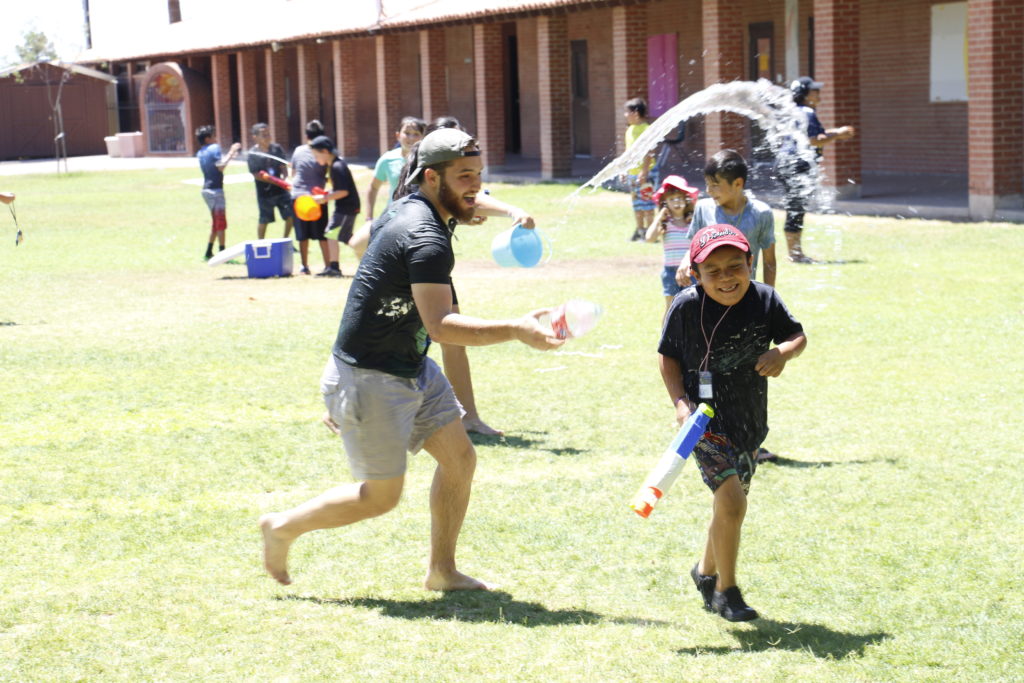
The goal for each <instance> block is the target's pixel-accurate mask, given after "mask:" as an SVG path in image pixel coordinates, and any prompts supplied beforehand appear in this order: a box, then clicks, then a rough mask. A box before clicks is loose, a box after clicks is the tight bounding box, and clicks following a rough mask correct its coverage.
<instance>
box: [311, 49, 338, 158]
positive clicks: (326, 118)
mask: <svg viewBox="0 0 1024 683" xmlns="http://www.w3.org/2000/svg"><path fill="white" fill-rule="evenodd" d="M315 54H316V60H317V75H318V77H319V80H320V98H319V102H318V103H317V108H316V112H317V116H316V118H318V119H320V121H321V123H323V124H324V130H325V131H326V132H327V135H329V136H330V137H331V139H333V140H335V142H336V141H337V138H338V129H337V127H336V126H335V122H334V59H333V56H332V50H331V44H330V43H326V42H325V43H320V44H318V45H317V46H316V53H315Z"/></svg>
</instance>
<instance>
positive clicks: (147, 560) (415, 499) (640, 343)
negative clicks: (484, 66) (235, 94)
mask: <svg viewBox="0 0 1024 683" xmlns="http://www.w3.org/2000/svg"><path fill="white" fill-rule="evenodd" d="M240 170H241V169H236V168H235V167H233V171H235V172H238V171H240ZM197 173H198V171H197V170H195V171H193V170H191V169H183V170H175V171H145V172H134V173H126V172H119V173H106V174H98V173H97V174H72V175H70V176H65V177H56V176H26V177H14V178H5V179H4V180H3V183H4V187H3V188H0V189H10V190H13V191H14V192H16V193H17V194H18V197H19V198H18V200H17V209H18V219H19V222H20V224H21V228H22V230H23V232H24V234H25V242H24V243H23V244H21V245H20V246H17V247H15V245H14V227H13V222H12V221H11V220H10V217H9V216H8V215H7V212H6V210H5V209H3V207H0V212H2V213H0V266H2V268H0V406H2V408H3V410H2V411H0V558H2V559H0V680H11V681H51V680H61V681H63V680H126V681H128V680H130V681H137V680H183V679H195V680H258V681H262V680H268V681H269V680H275V681H277V680H281V681H306V680H355V679H372V680H450V681H459V680H484V679H486V680H509V681H513V680H514V681H519V680H538V681H549V680H588V681H589V680H601V681H604V680H609V681H611V680H631V681H666V680H686V681H690V680H716V679H721V680H758V681H792V680H828V681H848V680H857V681H879V680H885V681H888V680H930V681H950V680H960V681H993V680H1005V681H1010V680H1021V679H1022V678H1024V664H1022V662H1021V654H1020V653H1021V652H1022V651H1024V597H1022V592H1021V589H1020V577H1021V569H1020V568H1021V566H1024V550H1022V548H1024V532H1022V528H1024V524H1022V522H1024V512H1022V510H1024V474H1022V468H1021V467H1020V457H1021V452H1022V444H1024V426H1022V425H1024V420H1022V419H1021V414H1022V412H1024V392H1022V390H1021V377H1022V368H1024V345H1022V344H1021V339H1022V338H1024V275H1022V273H1021V267H1020V263H1021V259H1020V254H1021V253H1022V251H1024V228H1022V227H1021V226H1019V225H1006V224H964V223H944V222H932V221H920V220H890V219H878V218H861V217H853V218H851V217H845V216H842V217H841V216H810V217H809V218H808V230H807V237H806V238H805V243H806V249H807V251H808V252H809V253H811V254H813V255H817V256H820V257H823V258H827V259H829V260H832V261H836V263H832V264H829V265H817V266H797V265H792V264H789V263H788V262H782V263H780V272H779V278H778V287H779V290H780V292H781V294H782V296H783V298H784V299H785V301H786V303H787V305H788V306H789V308H790V310H791V311H792V312H793V313H794V315H795V316H796V317H797V318H798V319H799V320H801V321H802V322H803V323H804V326H805V328H806V330H807V333H808V337H809V345H808V349H807V351H806V352H805V353H804V355H803V356H801V357H800V358H799V359H798V360H796V361H794V362H793V363H791V364H790V365H789V366H788V367H787V368H786V371H785V372H784V373H783V375H782V377H780V378H779V379H774V380H771V382H770V387H771V389H770V395H771V400H770V404H769V405H770V423H771V428H772V431H771V433H770V434H769V436H768V440H767V442H766V445H767V446H768V447H769V448H771V449H772V450H774V451H776V452H778V453H779V454H780V455H781V456H782V457H781V459H780V462H779V463H778V464H776V465H765V466H762V467H761V468H759V470H758V473H757V476H756V477H755V479H754V483H753V488H752V494H751V501H750V508H749V512H748V516H747V521H746V524H745V528H744V537H743V546H742V548H741V553H740V568H739V569H740V580H741V585H742V586H743V588H744V594H745V595H746V597H747V599H748V601H749V602H750V603H751V604H752V605H753V606H754V607H756V608H757V609H758V610H759V611H760V612H761V614H762V619H761V620H760V621H757V622H752V623H750V624H729V623H727V622H725V621H723V620H722V619H720V618H718V617H714V616H711V615H708V614H707V613H705V612H704V611H703V610H702V609H701V605H700V602H699V597H698V595H697V593H696V591H694V589H693V586H692V584H691V583H690V580H689V577H688V571H689V568H690V566H692V564H693V562H694V561H695V560H696V558H697V556H698V554H699V552H700V549H701V548H702V547H703V541H704V533H705V528H706V525H707V522H708V519H709V514H710V501H711V496H710V493H709V492H708V491H707V490H706V488H705V487H704V486H703V484H702V483H701V482H700V478H699V475H698V474H697V472H696V470H695V469H693V468H692V465H691V466H690V468H689V469H687V470H686V472H685V473H684V475H683V477H682V479H681V480H680V481H679V482H678V483H677V484H676V486H675V488H674V489H673V490H672V492H671V494H670V495H669V496H668V497H667V499H666V500H665V501H664V502H662V503H661V504H660V505H659V506H658V508H657V510H656V511H655V512H654V514H653V515H652V516H651V518H650V519H648V520H643V519H640V518H639V517H637V516H636V515H634V514H633V513H632V512H631V511H630V510H629V508H628V507H627V504H628V502H629V500H630V499H631V497H632V495H633V494H634V493H635V491H636V489H637V488H638V487H639V485H640V483H641V481H642V480H643V478H644V476H645V475H646V473H647V472H648V470H649V469H650V468H651V467H653V466H654V464H655V463H656V462H657V459H658V456H659V455H660V453H661V450H662V449H663V448H664V445H665V444H666V443H667V442H668V440H669V439H670V438H671V436H672V434H673V427H672V424H671V422H672V415H673V411H672V407H671V404H670V401H669V399H668V396H667V395H666V394H665V392H664V389H663V388H662V385H661V380H660V377H659V374H658V370H657V360H656V353H655V349H656V345H657V339H658V334H659V322H660V317H661V313H662V310H663V306H664V304H663V299H662V296H661V292H660V284H659V280H658V270H659V268H660V261H659V259H660V247H658V246H656V245H645V244H637V243H629V242H627V241H626V238H627V236H628V235H629V234H630V232H631V225H632V217H631V213H630V209H629V202H628V199H627V198H626V196H625V195H621V194H611V193H606V192H599V193H586V192H585V193H582V194H581V195H580V196H579V197H573V198H571V199H570V198H568V195H569V192H570V191H571V190H572V189H573V188H569V187H566V186H557V185H538V186H532V187H515V186H503V185H498V186H494V187H492V191H493V193H494V195H495V196H497V197H500V198H502V199H504V200H506V201H509V202H511V203H514V204H518V205H521V206H525V207H528V208H529V209H530V210H531V211H532V212H533V213H534V215H535V216H536V217H537V220H538V225H539V226H540V228H541V229H542V230H543V231H544V232H545V233H546V234H547V236H548V237H549V238H550V240H551V243H552V247H553V258H552V260H551V261H550V263H548V264H546V265H545V266H543V267H540V268H536V269H530V270H511V269H501V268H499V267H498V266H497V265H495V264H494V263H493V261H492V260H491V259H490V256H489V244H490V240H491V238H492V237H493V236H494V235H495V234H496V233H497V232H498V231H500V230H504V229H506V228H507V227H508V222H507V221H500V220H497V219H491V221H489V222H488V223H486V224H484V225H483V226H481V227H478V228H460V229H459V231H458V233H457V235H458V240H457V242H456V252H457V259H458V265H457V267H456V271H455V282H456V285H457V287H458V290H459V299H460V303H461V304H462V308H463V310H464V312H466V313H470V314H479V315H483V316H486V317H509V316H516V315H520V314H522V313H524V312H526V311H528V310H530V309H532V308H536V307H539V306H546V305H554V304H556V303H559V302H561V301H563V300H565V299H568V298H572V297H582V298H587V299H591V300H594V301H598V302H600V303H601V304H602V305H603V306H604V309H605V315H604V317H603V318H602V320H601V323H600V325H599V326H598V327H597V329H595V330H594V331H593V332H592V333H591V334H590V335H588V336H587V337H585V338H582V339H579V340H574V341H572V342H571V343H569V344H567V345H566V346H565V347H563V349H562V350H561V351H559V352H551V353H547V354H541V353H539V352H536V351H533V350H530V349H528V348H526V347H524V346H522V345H519V344H507V345H502V346H495V347H489V348H481V349H473V350H471V351H470V357H471V360H472V364H473V373H474V379H475V385H476V393H477V403H478V405H479V406H480V409H481V413H482V415H483V417H484V418H485V419H486V420H488V421H489V422H491V423H492V424H494V425H495V426H499V427H501V428H504V429H505V430H506V431H507V435H506V437H504V438H478V439H477V440H476V443H477V448H478V454H479V466H478V470H477V476H476V482H475V487H474V491H473V500H472V503H471V506H470V510H469V514H468V517H467V521H466V526H465V528H464V531H463V535H462V537H461V541H460V548H459V559H460V568H462V569H463V570H464V571H466V572H468V573H470V574H472V575H474V576H478V577H480V578H483V579H486V580H490V581H494V582H497V583H498V584H500V589H499V590H497V591H495V592H493V593H486V594H450V595H435V594H430V593H426V592H424V591H423V590H421V589H420V588H419V585H420V582H421V580H422V577H423V574H424V570H425V564H426V556H427V533H428V525H429V517H428V510H427V494H428V488H429V482H430V475H431V471H432V464H431V463H432V461H431V460H430V458H429V456H427V455H426V454H421V455H418V456H415V457H412V458H411V460H410V470H409V474H408V478H407V484H406V489H405V495H404V500H403V502H402V504H401V505H400V506H399V507H398V509H397V510H395V511H394V512H392V513H390V514H388V515H386V516H385V517H382V518H379V519H376V520H372V521H369V522H365V523H361V524H358V525H356V526H353V527H350V528H346V529H341V530H333V531H322V532H317V533H314V534H310V535H308V536H305V537H303V538H302V539H301V540H300V541H299V542H298V543H296V545H295V546H294V549H293V552H292V556H291V570H292V576H293V578H294V579H295V583H294V584H293V585H292V586H289V587H280V586H278V585H276V584H275V583H274V582H273V581H271V580H270V579H269V578H268V577H267V576H266V575H265V574H264V572H263V570H262V567H261V565H260V561H259V550H260V546H259V534H258V531H257V527H256V523H255V522H256V518H257V517H258V516H259V515H260V514H261V513H262V512H265V511H268V510H280V509H284V508H286V507H290V506H292V505H295V504H297V503H299V502H301V501H304V500H306V499H307V498H309V497H311V496H312V495H315V494H317V493H320V492H321V491H322V490H324V489H326V488H328V487H330V486H332V485H334V484H336V483H339V482H346V481H349V475H348V472H347V466H346V462H345V458H344V453H343V452H342V449H341V446H340V444H339V443H338V442H337V440H335V439H332V438H329V435H328V433H327V431H326V430H325V429H324V428H323V426H322V425H321V424H320V422H319V416H320V414H321V412H322V403H321V401H320V398H319V395H318V378H319V375H320V372H321V370H322V367H323V364H324V362H325V360H326V358H327V354H328V352H329V348H330V345H331V343H332V342H333V339H334V335H335V332H336V329H337V324H338V320H339V317H340V314H341V311H342V308H343V306H344V301H345V292H346V290H347V287H348V284H349V282H350V280H348V279H346V280H342V281H338V280H323V279H316V278H308V277H293V278H289V279H280V280H249V279H246V278H245V277H244V275H245V267H244V266H237V265H224V266H218V267H216V268H209V267H207V266H206V265H204V264H203V262H202V258H201V257H202V254H203V251H204V249H205V242H206V236H207V234H208V225H209V218H208V214H207V212H206V208H205V205H204V204H203V202H202V200H201V198H200V196H199V190H198V188H197V187H196V186H194V185H186V184H184V183H182V182H181V181H182V180H183V179H185V178H189V177H195V176H196V175H197ZM366 180H367V178H366V174H365V172H361V173H359V174H358V175H357V182H358V183H360V187H361V188H365V186H366ZM227 196H228V217H229V229H228V241H229V243H233V242H236V241H240V240H243V239H250V238H252V237H254V236H255V217H256V213H255V208H256V207H255V201H254V199H253V189H252V186H251V184H249V183H242V184H232V185H228V186H227ZM778 224H779V225H780V227H779V229H778V237H779V239H780V240H781V239H782V232H781V221H779V222H778ZM279 231H280V223H277V224H274V225H272V226H271V228H270V234H271V236H277V235H278V234H279ZM313 251H314V252H316V249H315V247H314V249H313ZM312 265H313V267H314V270H318V269H319V266H320V265H321V264H320V259H319V254H318V253H315V255H314V257H313V259H312ZM354 268H355V260H354V258H353V257H352V256H351V254H349V253H346V254H343V259H342V269H343V271H345V272H346V274H351V273H352V272H353V270H354Z"/></svg>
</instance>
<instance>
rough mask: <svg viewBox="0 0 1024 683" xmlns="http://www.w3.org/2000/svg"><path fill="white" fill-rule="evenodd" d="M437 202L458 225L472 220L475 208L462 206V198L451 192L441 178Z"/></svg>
mask: <svg viewBox="0 0 1024 683" xmlns="http://www.w3.org/2000/svg"><path fill="white" fill-rule="evenodd" d="M438 200H439V201H440V203H441V206H442V207H443V208H444V210H445V211H447V212H448V213H450V214H451V215H452V217H453V218H454V219H455V220H457V221H458V222H460V223H468V222H469V221H471V220H473V215H474V214H475V213H476V207H475V206H470V207H466V206H464V205H463V204H462V197H460V196H459V195H457V194H455V193H454V192H452V189H451V188H450V187H448V183H446V182H445V181H444V178H441V190H440V192H439V194H438Z"/></svg>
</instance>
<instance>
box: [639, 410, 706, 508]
mask: <svg viewBox="0 0 1024 683" xmlns="http://www.w3.org/2000/svg"><path fill="white" fill-rule="evenodd" d="M714 416H715V410H714V408H712V407H711V406H709V405H708V404H706V403H701V404H700V405H699V406H697V410H695V411H693V414H692V415H690V417H689V419H688V420H687V421H686V422H684V423H683V426H682V427H680V428H679V432H678V433H676V436H675V438H674V439H672V443H670V444H669V445H668V448H666V449H665V452H664V453H662V454H661V459H660V460H659V461H658V464H657V466H655V468H654V469H653V470H651V473H650V474H648V475H647V479H645V480H644V483H643V486H641V487H640V490H639V491H637V494H636V496H634V498H633V502H632V503H630V504H629V507H631V508H633V511H634V512H636V514H638V515H640V516H641V517H643V518H644V519H647V518H648V517H650V516H651V512H653V511H654V506H655V505H657V504H658V501H659V500H661V499H662V498H664V497H665V494H666V493H668V490H669V489H670V488H672V484H674V483H675V482H676V478H677V477H678V476H679V473H680V472H682V471H683V466H684V465H686V461H687V460H688V459H689V457H690V453H692V452H693V449H694V447H695V446H696V445H697V442H698V441H700V439H701V437H702V436H704V432H705V431H706V430H707V428H708V422H710V421H711V418H713V417H714Z"/></svg>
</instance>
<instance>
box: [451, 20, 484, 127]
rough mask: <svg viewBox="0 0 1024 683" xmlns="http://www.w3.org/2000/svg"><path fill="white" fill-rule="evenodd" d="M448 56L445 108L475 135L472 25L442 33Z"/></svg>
mask: <svg viewBox="0 0 1024 683" xmlns="http://www.w3.org/2000/svg"><path fill="white" fill-rule="evenodd" d="M445 50H446V52H447V55H448V111H447V112H445V113H446V114H448V115H449V116H454V117H455V118H457V119H458V120H459V121H461V122H462V125H463V127H464V128H465V129H466V130H468V131H469V132H470V133H472V134H476V128H477V121H476V96H475V94H474V91H475V89H476V88H475V83H476V76H475V72H474V69H473V27H472V26H452V27H450V28H448V29H447V31H446V35H445Z"/></svg>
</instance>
